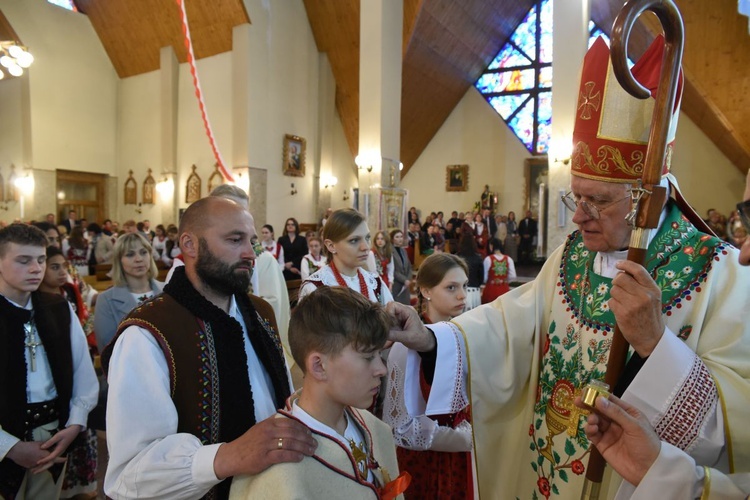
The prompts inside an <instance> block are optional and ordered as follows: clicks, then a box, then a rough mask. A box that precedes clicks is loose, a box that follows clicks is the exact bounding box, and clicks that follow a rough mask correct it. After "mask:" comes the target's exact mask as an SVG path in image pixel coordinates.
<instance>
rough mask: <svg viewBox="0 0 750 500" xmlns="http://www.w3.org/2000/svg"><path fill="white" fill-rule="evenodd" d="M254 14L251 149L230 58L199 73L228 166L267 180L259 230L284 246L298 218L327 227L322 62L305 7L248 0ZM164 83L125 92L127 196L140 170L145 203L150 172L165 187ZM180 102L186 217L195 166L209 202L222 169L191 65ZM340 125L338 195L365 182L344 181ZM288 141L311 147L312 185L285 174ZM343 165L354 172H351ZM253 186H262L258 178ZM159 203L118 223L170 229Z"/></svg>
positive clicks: (180, 172) (183, 72) (180, 195)
mask: <svg viewBox="0 0 750 500" xmlns="http://www.w3.org/2000/svg"><path fill="white" fill-rule="evenodd" d="M245 4H246V8H247V9H248V14H249V16H250V19H251V21H252V24H251V25H250V27H249V36H248V41H247V43H249V44H250V46H249V47H243V48H242V49H241V50H244V51H247V53H248V54H249V57H250V63H249V74H248V75H247V76H248V83H247V89H246V92H247V95H248V101H249V102H248V110H247V113H248V116H249V124H248V127H247V128H248V131H247V134H248V136H247V138H246V144H245V145H244V146H243V145H242V144H240V145H237V144H233V140H238V139H237V138H236V136H235V135H234V134H233V132H234V130H233V124H234V123H235V122H236V121H235V120H233V113H234V114H235V115H236V113H238V112H243V111H241V110H240V111H238V110H237V109H235V105H234V102H233V80H232V79H233V78H234V76H233V67H232V64H233V63H232V57H231V56H232V55H231V54H230V53H225V54H219V55H217V56H213V57H209V58H204V59H200V60H198V61H197V68H198V74H199V77H200V82H201V88H202V90H203V93H204V100H205V103H206V109H207V111H208V116H209V119H210V121H211V125H212V128H213V132H214V136H215V138H216V142H217V144H218V147H219V149H220V151H221V152H222V156H223V158H224V162H225V164H226V165H228V166H248V164H249V166H250V167H252V168H253V169H263V170H266V171H267V176H266V183H267V189H268V196H267V201H266V206H265V211H262V210H261V211H259V212H257V213H255V214H254V215H255V219H256V225H257V226H260V225H261V224H263V223H266V222H268V223H270V224H272V225H273V226H274V228H275V229H276V231H277V233H278V234H277V236H280V235H281V230H282V229H283V223H284V220H285V219H286V218H287V217H292V216H293V217H296V218H297V219H298V220H299V221H300V222H316V221H317V220H318V218H319V214H317V210H316V209H315V208H314V206H313V203H314V201H313V189H317V186H318V184H317V183H318V179H317V178H316V177H315V172H316V159H317V158H318V156H319V155H317V154H316V153H317V151H316V144H317V142H318V141H317V140H316V134H317V133H318V131H317V129H318V127H317V123H318V113H319V112H320V111H319V108H318V105H317V96H318V85H319V83H318V73H319V69H318V66H319V54H318V52H317V48H316V46H315V42H314V39H313V37H312V32H311V30H310V28H309V25H308V22H307V16H306V13H305V11H304V6H303V4H302V2H301V1H299V2H296V1H295V2H273V3H270V4H268V3H267V2H261V1H260V0H259V1H250V0H247V1H246V2H245ZM237 50H240V49H237ZM159 82H160V72H159V71H155V72H153V73H149V74H145V75H139V76H136V77H131V78H126V79H124V80H122V83H121V85H122V90H121V99H120V104H119V110H120V120H119V125H120V131H119V132H120V134H119V136H120V144H119V150H120V154H119V167H118V190H119V192H121V191H122V190H123V183H124V181H125V179H126V178H127V172H128V170H129V169H131V168H132V169H133V170H134V177H135V179H136V181H137V182H138V186H139V195H138V196H139V201H140V198H141V194H140V186H141V185H142V182H143V179H144V178H145V176H146V169H147V168H149V167H150V168H152V170H153V171H154V173H153V175H154V177H155V179H156V180H157V181H158V180H160V178H161V177H160V174H161V171H162V168H161V165H160V162H161V160H160V159H161V153H160V152H161V147H162V146H161V137H160V135H159V130H160V129H159V126H160V125H159V124H160V120H161V118H160V113H159V109H160V106H161V105H162V104H161V99H162V97H161V95H160V91H159V85H160V83H159ZM178 96H179V97H178V103H177V110H178V111H177V112H178V119H177V147H176V149H177V155H176V164H177V167H176V170H177V172H176V175H175V177H174V181H175V203H176V205H177V206H178V207H179V208H185V207H186V206H187V203H186V202H185V186H186V182H187V178H188V176H189V175H190V172H191V166H192V165H193V164H195V165H197V167H198V169H197V173H198V175H199V176H200V177H201V179H202V194H203V195H206V194H207V192H208V179H209V177H210V175H211V174H212V173H213V171H214V163H215V159H214V157H213V153H212V151H211V149H210V146H209V143H208V138H207V137H206V133H205V129H204V127H203V122H202V119H201V117H200V112H199V109H198V103H197V100H196V98H195V95H194V91H193V84H192V80H191V75H190V70H189V66H188V65H187V64H180V65H179V77H178ZM235 118H236V116H235ZM334 121H335V124H334V126H333V127H330V129H332V130H333V132H332V133H333V135H334V139H333V142H334V144H335V145H337V146H336V147H335V148H334V149H335V151H334V155H333V162H332V166H331V172H332V174H333V175H335V176H336V177H338V179H339V186H343V185H344V184H347V185H348V186H351V185H352V183H353V182H355V181H356V177H355V176H354V175H353V173H351V172H349V174H348V177H349V179H348V182H345V179H346V178H347V173H346V172H347V169H349V170H351V165H352V164H353V161H352V159H351V154H350V153H349V151H348V148H347V147H346V146H345V144H346V141H345V139H344V136H343V129H342V127H341V124H340V120H339V118H338V116H337V115H335V114H334ZM284 134H292V135H298V136H301V137H303V138H305V139H306V140H307V152H306V173H305V176H304V177H289V176H284V175H283V174H282V147H283V138H284ZM233 137H235V138H234V139H233ZM240 137H241V136H240ZM341 145H343V147H341ZM242 147H245V148H246V155H244V156H245V157H246V158H247V160H246V161H243V160H242V159H241V158H240V159H238V160H235V159H233V156H240V157H241V156H243V155H242V154H236V153H233V152H236V151H238V148H239V150H240V151H242V149H241V148H242ZM237 162H240V163H239V164H237ZM340 165H345V167H344V168H343V169H342V168H341V167H340ZM339 172H341V173H339ZM352 179H354V181H352ZM250 182H251V183H252V182H253V179H252V177H251V179H250ZM291 183H294V184H295V189H296V190H297V193H296V194H295V195H291ZM339 186H337V187H336V188H334V189H333V190H332V192H331V195H330V196H331V202H330V203H331V205H332V206H334V207H338V206H339V205H343V204H345V203H349V202H344V201H342V198H343V188H340V187H339ZM159 203H160V202H159V200H157V204H156V205H154V206H143V207H140V210H141V211H142V212H141V214H137V213H136V212H135V210H136V207H132V206H128V207H125V208H123V206H122V205H120V212H121V215H119V217H120V219H122V220H124V219H127V218H136V219H143V218H149V219H150V220H151V221H152V223H156V222H157V221H159V222H171V221H166V220H165V221H161V220H160V219H161V213H162V212H161V208H160V207H161V206H160V204H159ZM337 204H338V205H337ZM347 206H348V205H347Z"/></svg>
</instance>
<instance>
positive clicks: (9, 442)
mask: <svg viewBox="0 0 750 500" xmlns="http://www.w3.org/2000/svg"><path fill="white" fill-rule="evenodd" d="M6 298H7V297H6ZM8 302H10V303H11V304H13V305H14V306H16V307H20V308H23V309H27V310H31V308H32V305H31V299H29V301H28V302H27V303H26V305H25V306H22V305H20V304H16V303H15V302H13V301H12V300H10V299H8ZM68 307H69V309H70V350H71V352H72V354H73V395H72V397H71V398H70V415H69V417H68V421H67V422H66V423H65V427H70V426H71V425H80V426H81V427H82V428H84V429H85V428H86V421H87V420H88V415H89V412H90V411H91V410H93V409H94V407H95V406H96V402H97V400H98V399H99V381H98V380H97V378H96V372H94V365H93V364H92V363H91V358H90V357H89V350H88V345H87V343H86V335H85V334H84V333H83V329H82V328H81V323H80V322H79V321H78V317H77V316H76V314H75V312H73V308H72V307H70V304H68ZM37 338H39V334H38V333H37ZM24 352H25V354H26V401H27V402H29V403H40V402H42V401H49V400H51V399H54V398H56V397H57V390H56V389H55V383H54V380H53V379H52V371H51V369H50V365H49V360H48V359H47V352H46V351H45V350H44V346H43V345H40V346H39V347H37V348H36V371H33V372H32V371H31V365H30V358H29V356H30V354H29V350H28V349H26V348H24ZM4 383H8V381H4ZM19 441H20V439H19V437H17V436H13V435H12V434H9V433H7V432H5V431H4V430H2V429H0V460H2V459H3V458H5V455H7V454H8V452H9V451H10V449H11V448H12V447H13V446H15V444H16V443H18V442H19Z"/></svg>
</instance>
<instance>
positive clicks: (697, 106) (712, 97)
mask: <svg viewBox="0 0 750 500" xmlns="http://www.w3.org/2000/svg"><path fill="white" fill-rule="evenodd" d="M675 1H676V3H677V5H678V6H679V8H680V10H681V11H682V14H683V18H684V21H685V30H686V43H685V56H684V68H685V75H686V84H685V93H684V97H683V105H682V109H683V110H684V111H685V113H686V114H687V115H688V116H689V117H690V118H691V119H692V120H693V121H694V122H695V123H696V124H697V125H698V127H700V129H701V130H702V131H703V132H704V133H705V134H706V135H707V136H708V137H709V138H710V139H711V140H712V141H713V142H714V143H715V144H716V145H717V147H718V148H719V149H720V150H721V151H722V152H723V153H724V154H725V155H726V156H727V157H728V158H729V159H730V160H731V161H732V162H733V163H734V164H735V165H737V167H738V168H739V169H740V170H741V171H743V172H745V171H747V170H748V168H750V111H749V110H750V35H748V33H747V19H746V18H745V17H742V16H740V15H739V14H738V13H737V3H736V1H735V0H713V1H711V2H707V1H705V0H675ZM185 2H186V8H187V12H188V18H189V21H190V27H191V31H192V36H193V43H194V49H195V55H196V57H197V58H201V57H208V56H211V55H214V54H218V53H221V52H225V51H228V50H231V48H232V28H233V27H234V26H236V25H239V24H243V23H249V22H250V19H249V16H248V14H247V12H246V10H245V6H244V2H243V0H212V1H210V2H209V1H205V0H185ZM303 2H304V5H305V9H306V11H307V15H308V19H309V20H310V25H311V27H312V31H313V35H314V37H315V41H316V44H317V46H318V49H319V50H320V51H321V52H326V53H327V54H328V57H329V60H330V63H331V67H332V70H333V74H334V77H335V79H336V106H337V109H338V112H339V115H340V117H341V120H342V123H343V125H344V132H345V134H346V138H347V141H348V143H349V147H350V149H351V151H352V155H354V154H356V151H357V149H358V135H359V13H360V7H359V0H303ZM403 2H404V28H403V41H404V44H403V47H404V61H403V73H402V74H403V82H402V97H401V99H402V113H401V116H402V123H401V160H402V161H403V162H404V166H405V168H404V174H405V173H406V172H408V169H409V168H410V167H411V165H412V164H413V163H414V162H415V161H416V159H417V158H418V157H419V155H420V154H421V153H422V151H423V150H424V148H425V147H426V146H427V144H428V143H429V141H430V140H431V139H432V137H434V135H435V133H436V132H437V131H438V130H439V129H440V127H441V126H442V124H443V123H444V122H445V120H446V119H447V117H448V115H449V114H450V113H451V111H452V110H453V108H454V107H455V106H456V104H457V103H458V102H459V101H460V100H461V98H462V97H463V96H464V94H465V92H466V91H467V90H468V89H469V87H470V86H471V85H472V84H473V82H474V81H475V80H476V79H477V78H478V77H479V75H480V74H481V72H482V71H483V69H484V67H485V66H486V65H487V64H488V63H489V62H490V61H491V60H492V58H493V57H494V56H495V54H496V53H497V51H498V50H499V49H500V47H501V46H502V44H503V43H505V41H506V40H507V39H508V37H509V36H510V34H511V32H512V31H513V29H514V27H515V26H516V25H517V24H518V23H519V22H520V21H521V19H522V18H523V17H524V15H525V14H526V12H527V11H528V9H529V8H530V6H531V3H532V0H462V1H461V2H457V1H455V0H403ZM75 3H76V5H77V6H78V8H79V10H81V12H83V13H85V14H87V15H88V16H89V18H90V20H91V23H92V25H93V26H94V29H95V30H96V32H97V34H98V35H99V38H100V39H101V41H102V44H103V46H104V48H105V50H106V51H107V53H108V55H109V57H110V59H111V60H112V63H113V65H114V67H115V69H116V71H117V73H118V75H119V76H120V77H127V76H132V75H136V74H140V73H144V72H148V71H153V70H156V69H158V67H159V51H160V48H161V47H164V46H167V45H171V46H172V47H174V50H175V52H176V54H177V57H178V59H179V60H180V61H181V62H185V61H186V57H185V47H184V45H183V42H182V32H181V27H180V20H179V10H178V7H177V5H176V4H175V2H173V1H169V0H160V1H153V0H75ZM622 3H623V0H594V1H593V2H592V18H593V19H594V20H595V21H596V22H597V23H598V24H599V25H600V26H601V27H602V28H603V29H604V30H605V31H607V32H609V31H610V26H611V25H612V21H613V20H614V17H615V16H616V14H617V13H618V12H619V10H620V8H621V6H622ZM645 17H646V16H644V18H645ZM650 17H651V20H650V21H649V20H648V19H646V20H644V22H643V23H642V24H643V26H641V27H639V28H638V29H637V30H636V31H635V32H634V34H633V36H632V38H631V49H632V54H633V56H634V57H637V56H639V55H640V54H641V53H642V52H643V51H644V50H645V48H646V47H647V45H648V43H650V41H651V39H652V38H653V33H654V32H655V31H656V30H658V26H655V25H656V22H655V18H653V16H650ZM639 24H641V23H639ZM498 119H500V118H499V117H498Z"/></svg>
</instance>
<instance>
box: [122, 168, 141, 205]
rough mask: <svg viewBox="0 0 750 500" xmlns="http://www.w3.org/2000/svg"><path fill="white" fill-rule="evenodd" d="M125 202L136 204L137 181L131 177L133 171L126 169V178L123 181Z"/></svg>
mask: <svg viewBox="0 0 750 500" xmlns="http://www.w3.org/2000/svg"><path fill="white" fill-rule="evenodd" d="M125 204H126V205H136V204H138V183H137V182H135V179H134V178H133V171H132V170H129V171H128V179H127V180H126V181H125Z"/></svg>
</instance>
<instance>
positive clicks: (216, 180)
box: [208, 163, 226, 194]
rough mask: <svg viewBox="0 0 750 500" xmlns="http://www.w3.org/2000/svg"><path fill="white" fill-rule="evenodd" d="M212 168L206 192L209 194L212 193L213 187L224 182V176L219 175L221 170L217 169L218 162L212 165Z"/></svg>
mask: <svg viewBox="0 0 750 500" xmlns="http://www.w3.org/2000/svg"><path fill="white" fill-rule="evenodd" d="M214 169H215V170H214V172H213V173H212V174H211V177H209V178H208V193H209V194H211V193H213V192H214V189H215V188H217V187H219V186H221V185H222V184H225V183H226V181H225V179H224V176H223V175H221V171H220V170H219V164H218V163H217V164H215V165H214Z"/></svg>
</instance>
